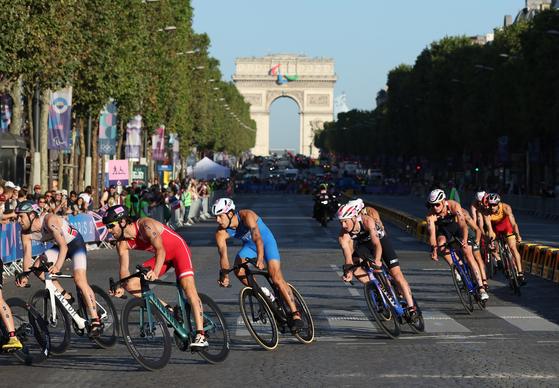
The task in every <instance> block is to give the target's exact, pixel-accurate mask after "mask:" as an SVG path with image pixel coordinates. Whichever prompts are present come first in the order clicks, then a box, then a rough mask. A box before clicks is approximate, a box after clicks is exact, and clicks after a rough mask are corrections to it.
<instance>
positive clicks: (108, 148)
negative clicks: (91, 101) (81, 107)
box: [99, 98, 117, 155]
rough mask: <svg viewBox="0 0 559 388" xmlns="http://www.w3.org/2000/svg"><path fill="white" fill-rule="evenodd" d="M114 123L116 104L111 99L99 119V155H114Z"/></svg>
mask: <svg viewBox="0 0 559 388" xmlns="http://www.w3.org/2000/svg"><path fill="white" fill-rule="evenodd" d="M116 121H117V113H116V102H114V100H113V99H112V98H111V100H110V103H109V104H107V105H105V106H104V107H103V110H102V111H101V117H99V153H100V154H103V155H114V154H116Z"/></svg>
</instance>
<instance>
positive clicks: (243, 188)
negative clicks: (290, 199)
mask: <svg viewBox="0 0 559 388" xmlns="http://www.w3.org/2000/svg"><path fill="white" fill-rule="evenodd" d="M235 191H236V192H237V193H264V192H272V191H281V192H289V193H296V192H297V185H296V184H294V183H280V184H268V183H242V184H238V185H237V187H236V188H235Z"/></svg>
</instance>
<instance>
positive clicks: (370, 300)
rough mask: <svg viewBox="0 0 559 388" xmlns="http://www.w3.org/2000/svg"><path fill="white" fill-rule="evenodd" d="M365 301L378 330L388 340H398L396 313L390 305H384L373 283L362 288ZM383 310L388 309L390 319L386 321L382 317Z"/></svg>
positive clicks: (398, 326) (398, 324)
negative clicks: (387, 337)
mask: <svg viewBox="0 0 559 388" xmlns="http://www.w3.org/2000/svg"><path fill="white" fill-rule="evenodd" d="M364 292H365V300H366V301H367V306H369V310H370V311H371V314H372V315H373V318H374V319H375V321H377V324H378V326H379V327H380V329H381V330H382V331H383V332H384V333H385V334H386V335H387V336H389V337H390V338H393V339H398V337H399V336H400V332H401V330H400V322H398V319H397V318H396V311H395V310H394V307H392V305H391V304H389V303H385V302H384V298H383V297H382V295H381V292H380V290H379V289H378V288H377V287H376V286H375V284H374V283H373V282H367V283H365V286H364ZM383 309H388V310H390V311H391V313H390V316H391V317H390V319H386V318H385V317H383V316H382V314H381V311H382V310H383Z"/></svg>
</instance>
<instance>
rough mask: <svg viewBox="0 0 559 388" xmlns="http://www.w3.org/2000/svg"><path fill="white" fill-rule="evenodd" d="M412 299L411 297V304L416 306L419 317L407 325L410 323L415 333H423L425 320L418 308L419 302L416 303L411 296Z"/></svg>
mask: <svg viewBox="0 0 559 388" xmlns="http://www.w3.org/2000/svg"><path fill="white" fill-rule="evenodd" d="M412 299H413V305H414V306H415V307H416V308H417V313H418V316H419V319H418V320H417V322H412V321H410V322H408V325H410V327H411V329H412V330H413V331H415V332H416V333H418V334H419V333H423V332H424V331H425V320H424V319H423V313H422V312H421V309H420V308H419V304H418V303H417V301H416V300H415V298H414V297H413V296H412Z"/></svg>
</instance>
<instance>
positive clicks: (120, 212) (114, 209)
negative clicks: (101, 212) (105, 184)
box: [103, 205, 130, 225]
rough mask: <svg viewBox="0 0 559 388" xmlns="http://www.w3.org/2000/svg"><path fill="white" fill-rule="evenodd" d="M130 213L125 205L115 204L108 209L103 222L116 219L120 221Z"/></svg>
mask: <svg viewBox="0 0 559 388" xmlns="http://www.w3.org/2000/svg"><path fill="white" fill-rule="evenodd" d="M129 214H130V211H129V210H128V208H127V207H126V206H124V205H115V206H111V207H110V208H108V209H107V212H106V213H105V216H104V217H103V224H104V225H107V224H111V223H113V222H115V221H120V220H122V219H124V218H126V217H128V215H129Z"/></svg>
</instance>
